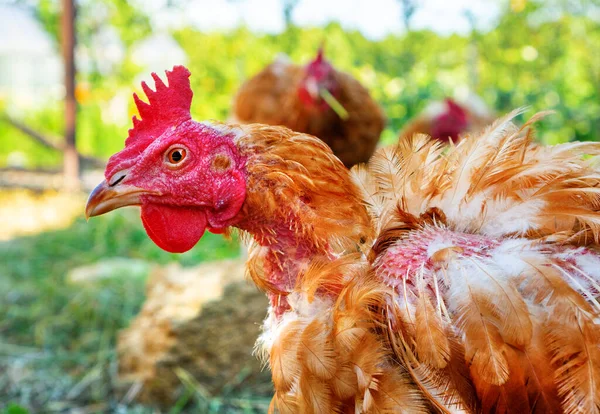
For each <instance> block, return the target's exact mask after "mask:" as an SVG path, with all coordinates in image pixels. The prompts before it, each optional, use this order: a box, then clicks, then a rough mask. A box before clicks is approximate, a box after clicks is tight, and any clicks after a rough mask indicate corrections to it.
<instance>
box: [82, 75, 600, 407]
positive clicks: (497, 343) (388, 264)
mask: <svg viewBox="0 0 600 414" xmlns="http://www.w3.org/2000/svg"><path fill="white" fill-rule="evenodd" d="M189 75H190V74H189V72H188V71H187V70H186V69H185V68H183V67H175V68H174V69H173V71H172V72H167V78H168V81H169V86H168V87H167V86H166V85H165V84H164V83H163V82H162V81H161V80H160V78H158V76H156V75H153V76H154V79H155V81H156V91H152V90H151V89H150V88H149V87H148V86H146V85H145V84H143V89H144V90H145V92H146V94H147V96H148V101H149V104H146V103H144V102H142V101H141V100H140V99H139V98H137V96H135V100H136V103H137V106H138V108H139V112H140V114H141V118H142V119H141V120H138V119H135V118H134V128H133V129H132V130H130V132H129V137H128V138H127V140H126V142H125V148H124V149H123V150H122V151H121V152H119V153H117V154H115V155H113V156H112V157H111V159H110V160H109V162H108V165H107V168H106V172H105V177H106V180H105V181H104V182H102V183H101V184H99V185H98V187H97V188H96V189H95V190H94V191H93V192H92V194H91V195H90V198H89V200H88V204H87V206H86V215H87V216H88V217H91V216H96V215H99V214H103V213H106V212H108V211H111V210H113V209H116V208H119V207H123V206H127V205H140V206H141V217H142V222H143V223H144V226H145V227H146V230H147V233H148V235H149V236H150V238H151V239H152V240H154V241H155V242H156V244H158V245H159V246H160V247H162V248H163V249H165V250H168V251H171V252H182V251H185V250H189V249H190V248H192V247H193V246H194V244H195V243H196V242H198V240H199V239H200V238H201V237H202V234H203V233H204V231H205V229H208V230H209V231H213V232H217V233H222V232H226V231H227V229H228V228H230V227H235V228H237V229H240V230H241V231H242V232H243V234H246V235H248V237H250V238H252V239H253V244H252V247H251V249H250V255H249V259H248V263H247V269H248V273H249V276H250V277H251V279H252V280H253V281H254V283H255V284H256V285H257V286H258V287H260V288H261V289H263V290H265V291H266V292H267V295H268V297H269V302H270V306H269V311H268V316H267V319H266V321H265V323H264V327H263V333H262V335H261V336H260V338H259V341H258V348H259V350H261V351H262V353H263V354H264V355H265V358H266V360H267V361H268V363H269V366H270V368H271V372H272V379H273V384H274V387H275V395H274V397H273V401H272V405H271V411H275V410H278V411H279V412H283V413H295V412H300V413H327V412H369V413H371V412H410V413H412V412H416V413H425V412H432V411H433V412H435V411H440V412H455V411H463V412H472V413H478V412H484V413H491V412H496V413H502V412H516V413H521V412H539V413H545V412H567V413H575V412H586V413H588V412H598V410H599V408H598V407H599V406H600V395H599V393H600V386H599V384H600V372H599V371H600V349H599V345H600V328H599V326H598V317H599V316H600V303H599V302H598V299H599V295H600V253H599V250H600V211H599V206H600V192H599V191H598V188H600V174H599V173H598V171H597V170H596V169H594V168H593V165H592V162H593V159H588V158H587V157H584V155H599V154H600V144H597V143H570V144H564V145H559V146H555V147H548V148H547V147H542V146H539V145H533V144H532V133H531V124H532V123H533V122H534V121H535V120H536V119H537V118H538V117H534V118H533V119H532V120H531V121H529V122H528V123H526V124H524V125H523V126H522V127H521V128H517V127H515V126H513V124H512V123H511V118H512V117H514V116H515V115H516V113H512V114H511V115H510V116H507V117H505V118H503V119H501V120H499V121H497V122H496V123H494V124H493V125H492V126H490V127H488V128H487V129H486V130H485V131H483V132H482V133H481V134H480V135H479V136H475V135H474V136H470V137H465V138H464V139H463V140H462V141H461V142H460V143H459V144H457V145H456V146H452V147H450V148H446V147H445V146H444V145H443V144H442V143H441V142H439V141H436V140H432V139H430V138H428V137H427V136H425V135H419V134H417V135H414V136H411V137H408V138H407V139H406V140H403V141H401V142H400V143H399V145H398V146H397V147H396V148H392V149H390V148H384V149H382V150H381V151H380V152H378V153H377V154H376V155H375V156H374V157H373V160H372V161H371V163H370V164H369V166H368V167H358V168H355V169H354V170H353V171H352V172H350V171H348V170H347V169H346V168H345V167H344V165H343V164H342V163H341V162H340V161H339V160H338V159H337V158H336V157H335V156H334V155H333V153H332V152H331V150H330V149H329V148H328V147H327V146H326V145H324V144H323V143H322V141H320V140H318V139H316V138H314V137H312V136H309V135H306V134H301V133H297V132H293V131H291V130H289V129H287V128H283V127H274V126H266V125H259V124H256V125H242V126H238V125H228V124H217V123H208V122H203V123H198V122H195V121H193V120H192V119H191V117H190V114H189V108H190V103H191V99H192V92H191V90H190V87H189V79H188V77H189Z"/></svg>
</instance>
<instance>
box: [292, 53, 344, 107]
mask: <svg viewBox="0 0 600 414" xmlns="http://www.w3.org/2000/svg"><path fill="white" fill-rule="evenodd" d="M322 89H326V90H328V91H329V93H331V94H332V95H333V96H337V94H338V89H339V86H338V84H337V82H336V81H335V77H334V69H333V66H331V64H330V63H329V62H328V61H327V60H325V58H324V57H323V49H322V48H321V49H319V53H318V54H317V57H316V58H315V60H313V61H312V62H310V63H309V64H308V65H307V66H306V74H305V76H304V78H303V79H302V82H300V85H299V86H298V97H299V98H300V101H301V102H302V103H303V104H304V105H305V106H307V107H308V108H316V109H319V110H320V111H326V110H328V109H329V105H328V104H327V102H325V101H324V100H323V99H322V98H321V97H320V96H319V94H318V93H319V91H320V90H322Z"/></svg>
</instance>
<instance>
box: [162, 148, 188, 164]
mask: <svg viewBox="0 0 600 414" xmlns="http://www.w3.org/2000/svg"><path fill="white" fill-rule="evenodd" d="M186 155H187V151H186V150H185V149H184V148H173V149H171V150H170V151H169V153H168V154H167V161H169V163H170V164H173V165H176V164H179V163H180V162H181V161H183V160H184V159H185V156H186Z"/></svg>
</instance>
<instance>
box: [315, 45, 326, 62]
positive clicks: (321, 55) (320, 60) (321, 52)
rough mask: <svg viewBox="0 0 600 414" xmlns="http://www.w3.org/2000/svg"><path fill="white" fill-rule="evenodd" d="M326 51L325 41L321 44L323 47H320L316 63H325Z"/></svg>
mask: <svg viewBox="0 0 600 414" xmlns="http://www.w3.org/2000/svg"><path fill="white" fill-rule="evenodd" d="M324 51H325V41H323V42H322V43H321V46H319V50H318V52H317V57H316V59H315V62H319V63H320V62H322V61H323V52H324Z"/></svg>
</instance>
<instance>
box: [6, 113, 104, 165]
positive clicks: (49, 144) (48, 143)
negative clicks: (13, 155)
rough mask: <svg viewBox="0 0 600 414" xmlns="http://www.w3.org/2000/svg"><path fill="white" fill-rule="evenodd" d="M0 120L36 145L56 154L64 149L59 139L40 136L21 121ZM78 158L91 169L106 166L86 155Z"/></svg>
mask: <svg viewBox="0 0 600 414" xmlns="http://www.w3.org/2000/svg"><path fill="white" fill-rule="evenodd" d="M0 119H1V120H3V121H5V122H6V123H8V124H9V125H11V126H12V127H14V128H15V129H18V130H19V131H21V132H22V133H24V134H25V135H27V136H28V137H30V138H32V139H33V140H34V141H36V142H37V143H38V144H40V145H42V146H44V147H46V148H49V149H51V150H54V151H58V152H64V151H65V148H66V147H65V145H64V144H62V143H60V140H59V138H57V139H55V140H54V139H51V138H50V137H48V136H47V135H44V134H41V133H39V132H37V131H35V130H33V129H31V128H30V127H28V126H27V125H25V124H23V123H22V122H21V121H17V120H16V119H13V118H11V117H10V116H8V115H2V116H0ZM79 158H80V159H81V161H83V162H85V163H86V164H88V165H91V166H92V167H103V166H104V165H105V164H106V162H105V161H104V160H102V159H100V158H97V157H90V156H87V155H81V154H79Z"/></svg>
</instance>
